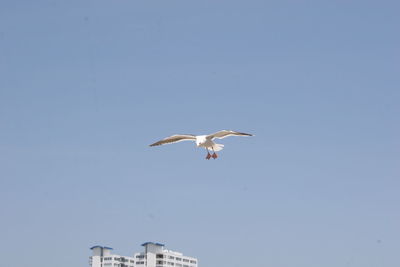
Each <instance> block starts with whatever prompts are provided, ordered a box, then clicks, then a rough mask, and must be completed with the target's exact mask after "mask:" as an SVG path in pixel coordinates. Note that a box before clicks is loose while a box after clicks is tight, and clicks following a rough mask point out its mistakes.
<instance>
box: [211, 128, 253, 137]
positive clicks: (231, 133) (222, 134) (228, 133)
mask: <svg viewBox="0 0 400 267" xmlns="http://www.w3.org/2000/svg"><path fill="white" fill-rule="evenodd" d="M228 136H253V135H252V134H248V133H240V132H235V131H228V130H222V131H219V132H216V133H213V134H210V135H208V136H207V137H208V138H210V139H214V138H218V139H222V138H225V137H228Z"/></svg>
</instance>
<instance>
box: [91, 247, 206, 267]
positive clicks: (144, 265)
mask: <svg viewBox="0 0 400 267" xmlns="http://www.w3.org/2000/svg"><path fill="white" fill-rule="evenodd" d="M142 246H143V247H144V251H143V252H139V253H135V254H134V255H133V256H132V257H130V256H121V255H117V254H113V253H112V251H113V249H112V248H110V247H103V246H94V247H91V248H90V249H91V250H92V256H91V257H90V258H89V264H90V267H198V260H197V259H196V258H193V257H188V256H184V255H183V254H182V253H180V252H176V251H171V250H167V249H165V248H164V247H165V246H164V244H160V243H153V242H146V243H144V244H142Z"/></svg>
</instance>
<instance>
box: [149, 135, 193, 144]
mask: <svg viewBox="0 0 400 267" xmlns="http://www.w3.org/2000/svg"><path fill="white" fill-rule="evenodd" d="M195 140H196V136H195V135H191V134H176V135H173V136H170V137H167V138H164V139H162V140H160V141H158V142H155V143H154V144H151V145H150V146H160V145H165V144H171V143H177V142H181V141H195Z"/></svg>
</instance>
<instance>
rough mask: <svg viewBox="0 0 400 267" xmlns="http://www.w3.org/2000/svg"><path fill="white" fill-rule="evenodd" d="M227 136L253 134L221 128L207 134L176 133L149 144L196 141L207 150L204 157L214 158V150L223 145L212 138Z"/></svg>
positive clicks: (198, 145) (220, 148)
mask: <svg viewBox="0 0 400 267" xmlns="http://www.w3.org/2000/svg"><path fill="white" fill-rule="evenodd" d="M228 136H253V135H252V134H248V133H240V132H235V131H228V130H222V131H219V132H216V133H213V134H209V135H192V134H176V135H172V136H169V137H166V138H164V139H162V140H160V141H158V142H155V143H154V144H151V145H150V146H160V145H165V144H172V143H177V142H181V141H194V142H196V145H197V147H204V148H205V149H206V150H207V156H206V159H210V158H213V159H216V158H217V157H218V156H217V153H215V152H216V151H220V150H222V149H223V148H224V145H221V144H216V143H214V141H213V140H214V139H216V138H218V139H222V138H225V137H228ZM210 150H212V151H213V154H212V155H211V154H210Z"/></svg>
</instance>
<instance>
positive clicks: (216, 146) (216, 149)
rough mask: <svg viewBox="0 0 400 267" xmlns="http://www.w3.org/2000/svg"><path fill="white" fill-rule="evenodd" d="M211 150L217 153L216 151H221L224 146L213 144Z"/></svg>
mask: <svg viewBox="0 0 400 267" xmlns="http://www.w3.org/2000/svg"><path fill="white" fill-rule="evenodd" d="M212 148H213V150H214V151H216V152H217V151H221V150H222V149H224V145H221V144H214V145H213V147H212Z"/></svg>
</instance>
